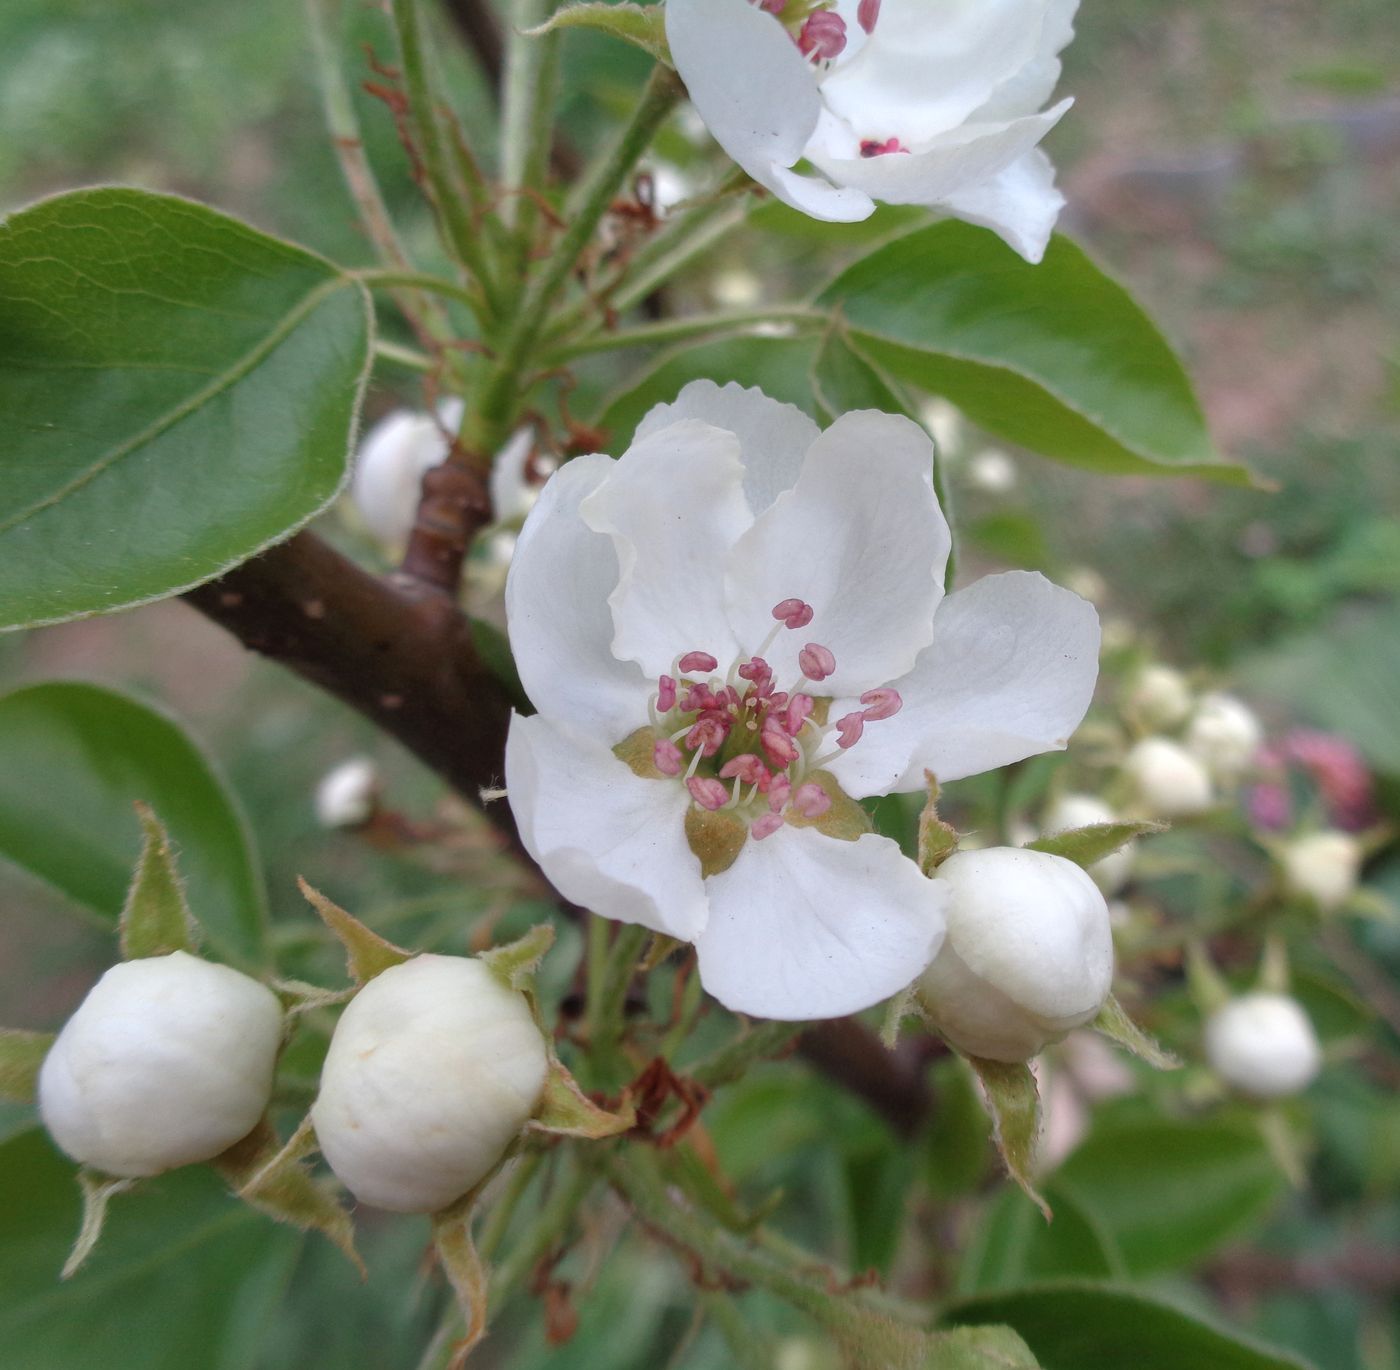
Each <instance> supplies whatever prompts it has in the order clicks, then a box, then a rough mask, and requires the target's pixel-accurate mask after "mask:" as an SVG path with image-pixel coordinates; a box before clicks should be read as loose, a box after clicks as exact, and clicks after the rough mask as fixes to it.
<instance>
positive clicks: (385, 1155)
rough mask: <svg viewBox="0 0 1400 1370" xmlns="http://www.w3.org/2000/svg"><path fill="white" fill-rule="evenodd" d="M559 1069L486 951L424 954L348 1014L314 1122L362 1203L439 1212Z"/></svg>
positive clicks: (501, 1145)
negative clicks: (484, 958)
mask: <svg viewBox="0 0 1400 1370" xmlns="http://www.w3.org/2000/svg"><path fill="white" fill-rule="evenodd" d="M548 1069H549V1057H548V1052H547V1050H546V1048H545V1042H544V1038H543V1037H542V1036H541V1034H540V1030H539V1027H538V1026H537V1025H536V1023H535V1020H534V1017H533V1016H532V1015H531V1013H530V1008H529V1005H528V1004H527V1003H526V1001H525V996H524V995H523V994H521V993H519V992H518V991H516V990H512V989H508V988H507V987H506V986H505V985H503V984H502V983H501V982H500V981H499V980H497V978H496V977H495V976H494V975H493V974H492V973H491V971H490V970H489V969H488V968H487V966H486V965H485V964H483V963H482V962H481V961H478V960H474V959H472V958H469V957H464V956H432V955H429V956H415V957H414V958H413V959H412V960H411V961H405V962H404V963H403V964H402V965H398V966H393V967H391V968H390V969H388V970H386V971H382V972H381V973H380V974H378V975H376V976H375V977H374V979H372V980H371V981H370V982H369V983H368V984H367V985H365V987H364V988H363V989H362V990H360V992H359V993H358V994H356V996H355V997H354V998H353V999H352V1000H351V1001H350V1004H349V1006H348V1007H347V1008H346V1010H345V1012H344V1013H343V1014H342V1015H341V1017H340V1021H339V1022H338V1023H337V1024H336V1028H335V1033H334V1035H333V1036H332V1038H331V1045H330V1050H329V1051H328V1052H327V1053H326V1062H325V1065H324V1066H323V1067H322V1069H321V1088H320V1091H319V1093H318V1094H317V1096H316V1102H315V1104H314V1105H313V1106H312V1109H311V1121H312V1124H313V1125H314V1126H315V1128H316V1139H317V1142H318V1143H319V1145H320V1147H321V1151H322V1153H323V1154H324V1155H325V1158H326V1161H327V1163H328V1164H329V1165H330V1168H331V1169H332V1170H333V1171H335V1173H336V1176H337V1177H338V1178H339V1179H340V1181H341V1183H342V1184H344V1185H345V1187H346V1188H347V1189H348V1190H349V1191H350V1192H351V1193H352V1194H353V1195H354V1196H355V1197H356V1198H357V1199H359V1200H360V1201H361V1202H362V1203H367V1204H373V1205H374V1206H375V1207H376V1208H387V1209H390V1210H392V1211H393V1212H396V1213H432V1212H436V1211H437V1210H438V1209H440V1208H445V1207H446V1206H447V1205H448V1204H450V1203H452V1202H453V1200H455V1199H458V1198H460V1197H461V1196H462V1195H463V1194H465V1193H466V1192H467V1190H469V1189H470V1188H471V1187H472V1186H473V1185H475V1184H477V1183H478V1182H479V1181H480V1180H482V1179H484V1178H485V1176H486V1175H487V1174H488V1173H489V1172H490V1170H491V1168H492V1167H493V1166H494V1165H495V1164H496V1162H497V1161H499V1160H500V1159H501V1156H502V1154H503V1153H504V1151H505V1149H506V1147H507V1146H508V1145H509V1144H510V1142H511V1141H512V1140H513V1139H514V1138H515V1137H516V1136H517V1135H518V1134H519V1132H520V1130H521V1128H523V1127H524V1126H525V1123H526V1121H527V1120H528V1119H529V1117H530V1115H531V1114H532V1113H534V1111H535V1106H536V1105H537V1104H538V1102H539V1097H540V1092H541V1090H543V1088H544V1082H545V1076H546V1074H547V1072H548Z"/></svg>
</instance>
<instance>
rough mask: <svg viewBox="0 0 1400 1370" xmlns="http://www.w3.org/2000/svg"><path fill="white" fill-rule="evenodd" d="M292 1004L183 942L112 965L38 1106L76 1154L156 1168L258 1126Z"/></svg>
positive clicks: (137, 1168)
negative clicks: (181, 946) (181, 947)
mask: <svg viewBox="0 0 1400 1370" xmlns="http://www.w3.org/2000/svg"><path fill="white" fill-rule="evenodd" d="M281 1042H282V1006H281V1004H279V1003H278V1001H277V996H276V995H275V994H273V992H272V991H271V990H270V989H268V988H267V987H266V986H265V985H260V984H259V983H258V982H257V981H256V980H253V979H251V978H249V977H248V976H246V975H243V974H241V973H240V972H238V971H236V970H230V969H229V968H228V967H227V966H219V965H214V964H213V963H212V962H209V961H204V960H201V959H200V958H199V957H198V956H191V955H189V954H188V953H187V952H183V951H176V952H172V953H171V954H170V955H169V956H152V957H149V958H147V959H144V960H140V961H125V962H123V963H122V964H120V965H116V966H113V967H112V968H111V969H110V970H109V971H108V972H107V973H106V974H105V975H104V976H103V977H102V978H101V979H100V980H99V981H98V982H97V984H96V985H94V986H93V988H92V990H91V991H90V992H89V994H88V996H87V998H86V999H84V1000H83V1002H82V1003H81V1004H80V1005H79V1006H78V1011H77V1012H76V1013H75V1014H74V1015H73V1016H72V1017H71V1018H70V1019H69V1020H68V1022H67V1023H66V1024H65V1025H64V1028H63V1031H62V1032H60V1033H59V1034H58V1038H57V1040H56V1041H55V1042H54V1044H53V1047H52V1049H51V1050H50V1051H49V1054H48V1056H47V1057H46V1058H45V1059H44V1065H43V1068H42V1070H40V1072H39V1116H40V1117H41V1118H42V1119H43V1120H44V1126H45V1127H47V1128H48V1130H49V1132H50V1133H51V1134H52V1135H53V1139H54V1141H56V1142H57V1143H58V1145H59V1146H60V1147H62V1149H63V1150H64V1151H66V1152H67V1153H68V1155H70V1156H71V1157H72V1158H73V1159H74V1160H75V1161H80V1162H82V1163H83V1164H84V1165H90V1166H92V1167H93V1168H94V1169H95V1170H100V1171H102V1172H104V1173H105V1174H108V1175H121V1176H138V1175H157V1174H159V1173H160V1172H161V1171H163V1170H172V1169H174V1167H176V1166H180V1165H189V1164H191V1163H192V1162H194V1161H207V1160H211V1159H212V1158H213V1157H215V1156H217V1155H218V1154H219V1153H220V1152H221V1151H224V1150H226V1149H227V1148H228V1147H230V1146H232V1145H233V1144H234V1142H236V1141H238V1140H240V1139H241V1138H243V1137H245V1136H247V1134H248V1133H249V1132H251V1131H252V1130H253V1127H254V1126H255V1125H256V1123H257V1121H258V1119H259V1118H261V1117H262V1114H263V1110H264V1109H265V1108H266V1107H267V1103H268V1099H269V1098H270V1097H271V1094H272V1073H273V1069H274V1068H275V1066H276V1064H277V1052H278V1048H279V1047H280V1045H281Z"/></svg>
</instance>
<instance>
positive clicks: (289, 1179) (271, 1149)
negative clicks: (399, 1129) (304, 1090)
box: [213, 1114, 366, 1279]
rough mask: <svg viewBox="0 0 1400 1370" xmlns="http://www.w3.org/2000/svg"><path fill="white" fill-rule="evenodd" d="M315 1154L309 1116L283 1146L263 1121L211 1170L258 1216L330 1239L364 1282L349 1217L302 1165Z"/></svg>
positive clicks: (230, 1149)
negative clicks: (273, 1219) (261, 1214)
mask: <svg viewBox="0 0 1400 1370" xmlns="http://www.w3.org/2000/svg"><path fill="white" fill-rule="evenodd" d="M315 1150H316V1133H315V1130H314V1129H313V1128H312V1126H311V1117H310V1115H309V1114H308V1115H307V1117H306V1118H304V1119H303V1120H302V1122H301V1125H300V1126H299V1127H298V1128H297V1130H296V1131H295V1132H293V1133H292V1135H291V1136H290V1137H289V1138H288V1139H287V1141H286V1142H285V1143H283V1142H281V1141H279V1140H278V1137H277V1129H276V1128H274V1127H273V1125H272V1122H271V1120H270V1119H269V1118H267V1117H266V1116H264V1117H263V1119H262V1121H261V1122H259V1123H258V1125H257V1126H256V1127H255V1128H254V1129H253V1130H252V1131H251V1132H250V1133H249V1134H248V1135H247V1136H246V1137H244V1138H243V1139H242V1140H241V1141H237V1142H235V1143H234V1144H233V1145H232V1146H231V1147H229V1149H228V1150H227V1151H225V1152H223V1154H222V1155H220V1156H216V1157H215V1158H214V1161H213V1166H214V1168H215V1169H216V1170H217V1171H218V1172H219V1174H220V1175H222V1176H223V1177H224V1179H225V1180H227V1181H228V1185H229V1188H230V1189H232V1190H233V1192H234V1194H236V1195H237V1196H238V1198H240V1199H242V1200H243V1202H244V1203H246V1204H248V1205H249V1206H250V1207H252V1208H256V1209H257V1210H258V1211H259V1212H260V1213H266V1214H267V1215H268V1217H270V1218H275V1219H276V1220H277V1221H278V1222H280V1223H287V1224H289V1225H290V1226H292V1227H295V1228H298V1229H300V1230H301V1231H303V1232H305V1231H308V1230H314V1231H317V1232H320V1233H322V1234H324V1235H325V1236H326V1237H329V1238H330V1240H331V1241H332V1242H334V1243H335V1244H336V1246H338V1247H339V1248H340V1249H341V1250H342V1251H343V1252H344V1253H345V1255H346V1256H347V1257H348V1258H349V1260H350V1263H351V1264H352V1265H353V1266H354V1267H355V1269H356V1270H358V1271H359V1272H360V1278H361V1279H364V1278H365V1277H366V1271H365V1266H364V1262H363V1261H362V1260H361V1259H360V1255H359V1252H357V1251H356V1250H355V1226H354V1224H353V1223H352V1222H351V1220H350V1214H349V1212H348V1211H347V1210H346V1209H345V1208H344V1207H343V1206H342V1205H341V1203H340V1201H339V1200H338V1199H337V1198H336V1196H335V1195H334V1194H333V1193H332V1192H331V1190H330V1188H329V1187H328V1186H327V1185H325V1184H323V1183H322V1182H321V1181H319V1180H318V1179H316V1177H315V1176H314V1175H312V1173H311V1171H310V1170H309V1169H308V1168H307V1166H306V1165H305V1164H304V1162H305V1160H306V1158H307V1157H308V1156H310V1155H312V1154H313V1153H314V1152H315Z"/></svg>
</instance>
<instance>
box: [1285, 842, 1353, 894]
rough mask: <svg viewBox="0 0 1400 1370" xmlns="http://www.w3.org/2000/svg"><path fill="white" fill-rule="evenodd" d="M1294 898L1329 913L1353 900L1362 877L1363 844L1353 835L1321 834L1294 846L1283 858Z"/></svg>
mask: <svg viewBox="0 0 1400 1370" xmlns="http://www.w3.org/2000/svg"><path fill="white" fill-rule="evenodd" d="M1280 860H1281V861H1282V862H1283V878H1284V880H1285V881H1286V882H1287V884H1288V888H1289V889H1290V890H1292V891H1293V893H1294V894H1301V895H1302V896H1304V898H1307V899H1311V900H1313V901H1314V902H1315V903H1316V904H1317V906H1318V907H1319V908H1321V909H1324V910H1326V911H1329V912H1330V911H1331V910H1332V909H1335V908H1339V907H1340V906H1341V905H1342V904H1344V903H1346V901H1347V899H1348V898H1350V897H1351V894H1352V892H1353V891H1354V890H1355V889H1356V882H1357V880H1358V878H1359V877H1360V875H1361V844H1360V843H1359V842H1358V841H1357V840H1356V838H1354V837H1353V836H1352V835H1351V834H1350V833H1345V832H1317V833H1311V834H1309V835H1308V836H1307V837H1299V838H1297V839H1296V840H1295V841H1293V842H1290V843H1289V844H1288V845H1287V846H1286V847H1285V848H1284V849H1283V853H1282V855H1281V857H1280Z"/></svg>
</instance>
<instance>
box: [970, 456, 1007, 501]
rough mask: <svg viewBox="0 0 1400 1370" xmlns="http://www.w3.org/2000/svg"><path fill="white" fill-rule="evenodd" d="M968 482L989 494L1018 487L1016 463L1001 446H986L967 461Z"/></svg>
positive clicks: (996, 493)
mask: <svg viewBox="0 0 1400 1370" xmlns="http://www.w3.org/2000/svg"><path fill="white" fill-rule="evenodd" d="M967 480H968V484H969V485H971V486H973V487H974V488H975V489H978V490H985V491H986V492H987V493H988V494H989V495H1004V494H1005V493H1006V492H1007V491H1008V490H1013V489H1015V487H1016V463H1015V461H1013V460H1012V459H1011V457H1009V456H1008V455H1007V454H1006V453H1005V452H1003V451H1002V450H1001V448H999V447H985V448H983V449H982V451H980V452H978V453H977V454H976V455H975V456H974V457H973V458H972V459H971V460H970V461H969V462H968V463H967Z"/></svg>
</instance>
